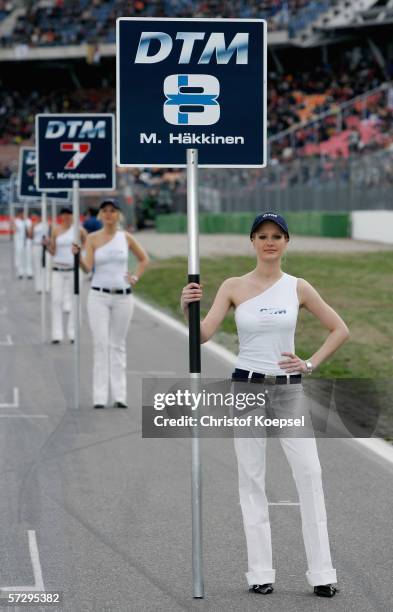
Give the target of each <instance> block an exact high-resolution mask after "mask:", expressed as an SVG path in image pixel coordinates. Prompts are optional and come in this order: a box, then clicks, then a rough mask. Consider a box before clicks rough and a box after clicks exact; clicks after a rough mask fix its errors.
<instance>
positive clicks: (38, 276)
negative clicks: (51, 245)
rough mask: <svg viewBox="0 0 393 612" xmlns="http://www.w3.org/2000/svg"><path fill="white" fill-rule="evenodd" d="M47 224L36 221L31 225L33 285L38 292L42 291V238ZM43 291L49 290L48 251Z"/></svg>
mask: <svg viewBox="0 0 393 612" xmlns="http://www.w3.org/2000/svg"><path fill="white" fill-rule="evenodd" d="M48 232H49V227H48V224H44V223H42V221H40V222H39V223H36V224H35V225H34V226H33V272H34V287H35V290H36V291H37V293H38V292H40V291H42V239H43V237H44V236H46V237H48ZM45 277H46V283H45V291H47V292H48V291H49V279H50V268H49V261H48V251H46V253H45Z"/></svg>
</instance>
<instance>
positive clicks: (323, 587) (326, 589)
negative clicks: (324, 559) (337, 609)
mask: <svg viewBox="0 0 393 612" xmlns="http://www.w3.org/2000/svg"><path fill="white" fill-rule="evenodd" d="M338 592H339V589H338V588H337V587H335V586H334V585H333V584H319V585H318V586H315V587H314V593H315V595H318V596H319V597H333V596H334V595H335V594H336V593H338Z"/></svg>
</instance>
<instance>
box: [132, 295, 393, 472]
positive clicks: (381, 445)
mask: <svg viewBox="0 0 393 612" xmlns="http://www.w3.org/2000/svg"><path fill="white" fill-rule="evenodd" d="M134 301H135V303H136V305H137V307H138V308H140V309H141V310H143V311H144V312H146V313H147V314H149V315H151V316H152V317H154V318H155V319H157V320H158V321H160V322H161V323H164V325H167V326H168V327H171V328H172V329H175V330H176V331H178V332H179V333H181V334H183V336H188V328H187V327H186V326H185V325H183V324H182V323H180V322H179V321H176V320H175V319H173V318H172V317H170V316H169V315H167V314H165V313H164V312H161V311H160V310H157V308H154V306H151V305H150V304H146V302H144V301H143V300H141V299H140V298H136V297H134ZM203 346H204V347H205V348H206V349H207V350H208V351H209V352H210V353H213V354H214V355H216V356H217V357H220V358H221V359H223V360H224V361H225V362H226V363H228V364H230V365H231V366H233V365H234V364H235V362H236V356H235V355H234V354H233V353H231V351H228V350H227V349H226V348H224V347H222V346H220V345H219V344H217V343H216V342H214V341H213V340H209V342H206V344H204V345H203ZM350 439H351V440H354V441H355V442H359V444H361V445H362V446H364V447H365V448H367V449H368V450H369V451H372V452H373V453H375V454H377V455H379V456H380V457H383V458H384V459H385V460H386V461H389V462H390V463H393V445H392V444H389V442H386V441H385V440H380V439H379V438H350Z"/></svg>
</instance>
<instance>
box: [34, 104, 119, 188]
mask: <svg viewBox="0 0 393 612" xmlns="http://www.w3.org/2000/svg"><path fill="white" fill-rule="evenodd" d="M36 146H37V178H38V188H39V189H42V190H44V191H53V190H55V189H72V183H73V181H79V189H81V190H85V191H94V190H99V191H101V190H112V189H114V188H115V165H114V159H115V158H114V116H113V115H108V114H90V115H89V114H71V115H54V114H53V115H52V114H51V115H49V114H42V115H37V116H36Z"/></svg>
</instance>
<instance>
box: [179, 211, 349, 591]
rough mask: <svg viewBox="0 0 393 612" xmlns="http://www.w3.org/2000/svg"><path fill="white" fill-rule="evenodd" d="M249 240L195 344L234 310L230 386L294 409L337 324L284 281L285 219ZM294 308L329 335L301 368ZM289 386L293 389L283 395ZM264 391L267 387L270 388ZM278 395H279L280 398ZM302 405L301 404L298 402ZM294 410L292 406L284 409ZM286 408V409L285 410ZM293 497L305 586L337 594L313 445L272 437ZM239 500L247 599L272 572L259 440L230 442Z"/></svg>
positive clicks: (268, 587)
mask: <svg viewBox="0 0 393 612" xmlns="http://www.w3.org/2000/svg"><path fill="white" fill-rule="evenodd" d="M250 239H251V242H252V244H253V247H254V250H255V253H256V257H257V265H256V268H255V269H254V270H252V271H251V272H249V273H248V274H245V275H244V276H240V277H235V278H229V279H227V280H226V281H224V283H223V284H222V285H221V287H220V288H219V290H218V292H217V295H216V297H215V300H214V302H213V305H212V307H211V308H210V310H209V312H208V313H207V315H206V317H205V318H204V319H203V321H202V322H201V340H202V342H206V341H207V340H209V338H211V336H212V335H213V334H214V332H215V331H216V330H217V328H218V327H219V325H220V324H221V322H222V321H223V319H224V317H225V315H226V314H227V312H228V310H229V309H230V308H231V307H233V308H234V309H235V320H236V325H237V330H238V336H239V355H238V358H237V363H236V368H235V371H234V372H233V374H232V380H235V381H236V380H239V381H241V380H244V381H247V380H250V379H251V380H252V382H260V383H264V380H265V384H267V381H269V384H272V385H274V388H273V394H274V393H275V392H276V390H277V391H278V392H279V393H280V389H281V390H282V391H285V387H277V385H286V389H287V390H288V391H289V392H290V397H291V398H293V397H296V398H297V399H296V401H297V403H299V400H300V402H301V400H302V396H303V388H302V385H301V379H302V376H303V375H304V374H311V372H312V371H313V370H315V369H316V368H317V367H318V366H319V365H320V364H321V363H323V362H324V361H325V360H326V359H328V358H329V357H330V356H331V355H332V354H333V353H334V352H335V351H336V350H337V349H338V348H339V347H340V346H341V344H343V342H345V341H346V340H347V338H348V335H349V332H348V328H347V326H346V325H345V323H344V321H343V320H342V319H341V318H340V317H339V315H338V314H337V313H336V312H335V311H334V310H333V309H332V308H331V307H330V306H329V305H328V304H326V302H324V300H323V299H322V298H321V296H320V295H319V294H318V293H317V291H316V290H315V289H314V288H313V287H312V286H311V285H310V284H309V283H308V282H307V281H305V280H304V279H301V278H296V277H294V276H291V275H289V274H286V273H285V272H283V271H282V269H281V258H282V256H283V254H284V253H285V251H286V249H287V245H288V241H289V231H288V226H287V223H286V221H285V219H284V218H283V217H282V216H281V215H278V214H275V213H270V212H268V213H264V214H261V215H258V216H257V217H256V218H255V220H254V223H253V224H252V227H251V231H250ZM201 297H202V289H201V286H200V285H198V284H196V283H189V284H188V285H187V286H186V287H184V289H183V292H182V297H181V306H182V309H183V312H184V314H185V316H186V317H187V316H188V305H189V304H190V303H191V302H195V301H199V300H200V299H201ZM299 308H305V309H306V310H308V311H309V312H310V313H311V314H312V315H314V316H315V317H316V318H317V319H318V320H319V321H320V322H321V324H322V325H323V326H324V327H325V328H326V329H327V330H328V331H329V334H328V337H327V339H326V340H325V342H324V343H323V344H322V346H321V347H320V348H319V349H318V350H317V351H316V352H315V353H314V354H313V355H312V356H311V357H310V358H309V359H308V360H306V361H304V360H303V359H300V357H298V356H297V355H296V353H295V345H294V336H295V329H296V323H297V316H298V310H299ZM289 385H293V386H291V387H289ZM270 388H271V387H270ZM283 395H285V393H284V394H282V393H281V396H283ZM303 397H304V396H303ZM291 406H292V407H293V406H294V405H293V404H292V405H291ZM291 406H290V407H291ZM280 443H281V446H282V448H283V450H284V452H285V455H286V458H287V460H288V462H289V464H290V466H291V469H292V473H293V475H294V478H295V483H296V487H297V490H298V494H299V502H300V510H301V518H302V530H303V538H304V545H305V549H306V555H307V562H308V571H307V573H306V578H307V581H308V583H309V584H310V585H311V586H312V587H313V588H314V593H315V594H316V595H318V596H321V597H333V596H334V595H335V593H336V592H337V591H338V589H337V588H336V587H335V586H334V584H332V583H335V582H336V570H335V569H334V568H333V566H332V562H331V557H330V547H329V538H328V532H327V520H326V510H325V501H324V493H323V488H322V478H321V466H320V463H319V458H318V451H317V446H316V442H315V438H314V437H311V436H310V437H308V438H306V437H301V438H299V437H298V438H296V437H280ZM235 450H236V455H237V461H238V471H239V494H240V504H241V508H242V514H243V521H244V529H245V534H246V540H247V551H248V566H249V567H248V573H247V574H246V576H247V581H248V584H249V587H250V591H252V592H254V593H260V594H268V593H271V592H272V591H273V582H274V581H275V570H274V569H273V566H272V547H271V534H270V523H269V510H268V501H267V499H266V493H265V451H266V437H252V438H242V437H235Z"/></svg>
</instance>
